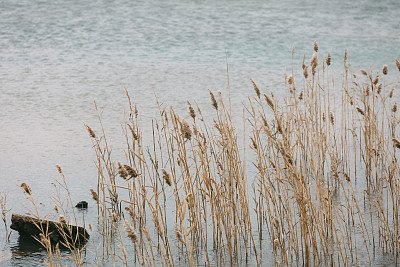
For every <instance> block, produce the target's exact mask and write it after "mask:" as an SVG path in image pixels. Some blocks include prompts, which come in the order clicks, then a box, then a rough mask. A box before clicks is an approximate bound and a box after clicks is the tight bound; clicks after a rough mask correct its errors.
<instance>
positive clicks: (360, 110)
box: [356, 107, 365, 116]
mask: <svg viewBox="0 0 400 267" xmlns="http://www.w3.org/2000/svg"><path fill="white" fill-rule="evenodd" d="M356 110H357V111H358V113H360V114H361V115H363V116H365V112H364V110H362V109H361V108H359V107H356Z"/></svg>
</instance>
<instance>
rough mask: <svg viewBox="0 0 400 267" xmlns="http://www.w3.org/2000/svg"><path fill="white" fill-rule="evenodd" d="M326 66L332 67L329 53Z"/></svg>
mask: <svg viewBox="0 0 400 267" xmlns="http://www.w3.org/2000/svg"><path fill="white" fill-rule="evenodd" d="M326 65H328V66H330V65H331V53H328V56H327V57H326Z"/></svg>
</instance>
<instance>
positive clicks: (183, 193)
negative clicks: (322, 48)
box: [25, 42, 400, 266]
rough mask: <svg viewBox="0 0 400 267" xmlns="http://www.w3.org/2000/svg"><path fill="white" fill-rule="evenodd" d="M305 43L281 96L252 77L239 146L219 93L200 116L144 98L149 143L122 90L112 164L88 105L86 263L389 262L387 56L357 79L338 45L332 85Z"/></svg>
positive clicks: (392, 189)
mask: <svg viewBox="0 0 400 267" xmlns="http://www.w3.org/2000/svg"><path fill="white" fill-rule="evenodd" d="M314 50H315V53H314V54H313V56H312V58H311V60H310V66H311V73H309V71H308V66H307V65H306V64H305V56H304V59H303V64H302V73H301V74H302V76H303V78H299V77H300V75H299V76H296V75H295V74H294V73H293V71H292V73H291V74H290V75H288V76H287V80H286V83H285V84H286V86H287V87H286V90H285V96H284V97H283V98H282V99H277V98H275V96H274V95H273V93H272V92H269V93H267V92H265V93H264V92H262V91H261V90H260V89H259V87H258V86H257V85H256V83H255V82H254V81H251V83H252V85H253V88H254V91H255V93H256V96H255V97H249V101H248V104H247V105H246V106H245V108H246V110H247V113H246V114H245V115H244V118H243V121H245V123H244V124H245V127H244V131H245V132H250V136H249V140H247V138H246V139H245V141H244V146H242V145H241V140H240V139H239V137H238V132H237V131H236V129H237V128H236V127H235V126H234V124H233V120H232V113H231V107H230V105H226V104H225V103H226V101H225V100H224V98H223V94H222V93H221V92H218V95H215V94H214V93H213V92H212V91H210V96H211V103H210V105H211V106H212V107H213V108H214V110H213V112H214V117H213V119H212V122H211V121H210V120H207V119H205V118H204V116H203V114H202V111H201V109H200V108H199V107H198V106H197V107H196V108H197V111H195V108H193V106H192V105H191V104H190V103H189V102H188V114H185V115H180V114H177V113H176V112H175V110H174V109H173V108H172V107H166V106H163V105H162V104H160V103H158V100H157V96H155V98H156V101H157V103H158V106H159V117H158V119H154V120H153V122H152V133H146V134H151V135H152V138H153V142H152V143H151V144H150V145H151V146H150V148H149V147H147V145H144V144H143V133H142V132H141V127H140V120H139V119H138V117H139V115H138V110H137V108H136V106H135V105H133V104H132V102H131V98H130V96H129V94H128V91H126V95H127V99H128V102H129V113H130V114H131V116H129V118H128V120H127V121H126V122H125V124H124V127H123V132H124V135H125V143H126V150H125V158H120V159H116V160H115V159H112V155H111V149H110V146H109V144H108V142H107V138H106V134H105V130H104V128H103V124H102V121H101V117H100V113H99V111H98V110H97V111H98V114H99V119H100V120H99V122H100V133H95V131H93V129H92V128H90V127H89V126H86V128H87V130H88V133H89V135H90V137H91V140H92V142H93V147H94V150H95V152H96V155H97V159H96V165H97V169H98V174H99V175H98V186H97V189H96V190H93V189H91V190H90V191H91V194H92V196H93V199H94V200H95V201H96V203H98V215H99V220H98V224H99V227H98V229H99V234H100V235H101V237H102V242H101V248H100V247H99V246H97V247H96V245H95V244H94V242H93V246H94V249H95V251H96V259H97V253H98V252H100V253H101V255H102V257H108V258H109V260H110V261H112V262H113V263H115V264H118V262H120V264H121V263H122V264H124V265H127V266H128V265H130V263H129V260H128V258H129V257H130V258H133V260H134V262H135V263H137V264H142V265H157V264H158V265H163V266H175V265H191V266H197V265H199V264H201V265H207V266H210V265H218V266H220V265H222V266H223V265H240V264H241V263H243V262H246V260H248V259H252V262H254V263H255V264H258V265H265V264H266V262H265V259H264V262H263V258H266V259H270V257H271V256H270V255H271V254H272V255H273V257H274V263H275V265H278V266H281V265H282V266H289V265H305V266H310V265H314V266H327V265H331V266H336V265H345V266H348V265H351V264H361V263H371V262H372V257H373V255H372V254H375V249H376V248H379V249H381V250H382V251H383V252H384V253H385V254H386V255H390V261H391V262H393V263H395V264H397V258H398V253H399V248H400V242H399V240H400V233H399V219H398V218H399V214H398V207H399V204H400V198H399V193H400V187H399V184H400V183H399V177H400V175H399V174H400V173H399V166H398V163H397V156H396V155H397V152H396V148H399V147H400V141H399V140H398V137H397V136H398V133H397V132H396V129H397V126H398V124H399V118H398V117H397V113H396V111H397V104H396V103H393V99H392V97H393V94H394V93H395V92H394V87H395V86H397V85H398V83H387V82H386V81H385V76H386V75H387V74H388V67H387V66H386V65H385V66H384V67H383V69H382V73H383V74H384V75H385V76H383V78H382V77H380V76H379V75H378V74H374V73H373V72H372V70H368V71H366V70H361V73H362V74H363V76H361V77H360V78H359V79H357V76H356V75H355V74H353V75H351V74H350V70H349V67H348V65H347V53H346V52H345V55H344V72H343V75H342V81H341V86H340V87H338V86H337V84H340V83H336V84H335V83H334V82H333V79H332V77H333V74H332V72H331V71H330V69H329V66H330V65H331V55H330V54H328V56H327V58H326V59H325V60H320V59H319V58H322V56H319V55H318V45H317V43H316V42H315V43H314ZM293 53H294V50H293ZM397 63H398V61H397V59H396V64H397ZM397 65H398V64H397ZM295 77H296V79H295ZM296 88H301V89H300V90H299V89H296ZM390 89H391V90H390ZM261 95H263V96H264V98H261ZM216 96H217V97H216ZM228 103H230V101H229V102H228ZM337 103H340V105H338V104H337ZM95 106H96V109H97V105H96V103H95ZM184 117H186V118H187V120H186V119H185V118H184ZM242 128H243V127H242ZM246 140H247V141H249V144H247V143H246V142H247V141H246ZM247 147H250V150H251V151H248V149H246V148H247ZM248 158H250V159H251V161H250V162H251V164H249V163H248V162H247V161H246V159H248ZM121 162H123V163H121ZM252 166H254V168H253V167H252ZM60 173H61V174H62V171H61V169H60ZM25 191H26V190H25ZM359 192H363V193H359ZM122 207H123V208H122ZM171 210H172V211H173V212H172V213H171ZM122 218H124V220H123V221H124V223H123V225H121V223H119V222H120V220H122ZM124 228H125V229H124ZM123 233H125V234H123ZM123 236H127V237H128V238H129V239H130V240H131V241H132V242H131V244H130V245H129V246H127V245H124V240H126V239H124V238H123ZM43 238H45V236H44V237H43ZM265 238H267V239H268V240H269V241H270V242H269V244H270V246H269V247H270V248H271V250H272V251H266V249H265V241H263V239H265ZM263 242H264V243H263ZM42 243H43V244H44V245H46V240H45V239H43V241H42ZM125 244H126V243H125ZM360 252H363V253H364V254H366V255H368V259H365V258H360V256H359V255H360ZM49 257H51V255H50V254H49ZM76 262H77V263H79V262H81V259H80V258H78V259H77V260H76ZM97 264H98V261H97ZM268 264H271V262H268ZM77 265H78V264H77Z"/></svg>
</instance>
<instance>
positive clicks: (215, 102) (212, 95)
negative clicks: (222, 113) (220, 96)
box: [208, 90, 218, 110]
mask: <svg viewBox="0 0 400 267" xmlns="http://www.w3.org/2000/svg"><path fill="white" fill-rule="evenodd" d="M208 91H209V92H210V96H211V104H212V105H213V107H214V108H215V110H218V103H217V100H216V99H215V96H214V94H213V93H212V92H211V90H208Z"/></svg>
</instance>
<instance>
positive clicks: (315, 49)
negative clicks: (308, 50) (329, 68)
mask: <svg viewBox="0 0 400 267" xmlns="http://www.w3.org/2000/svg"><path fill="white" fill-rule="evenodd" d="M314 51H315V52H318V44H317V41H314Z"/></svg>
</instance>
